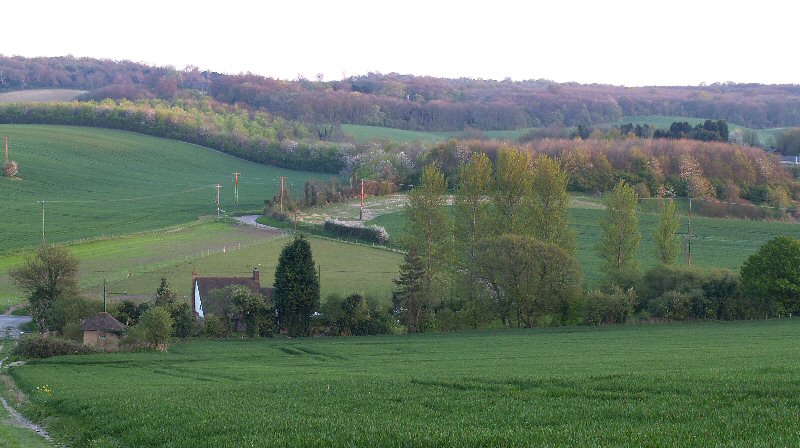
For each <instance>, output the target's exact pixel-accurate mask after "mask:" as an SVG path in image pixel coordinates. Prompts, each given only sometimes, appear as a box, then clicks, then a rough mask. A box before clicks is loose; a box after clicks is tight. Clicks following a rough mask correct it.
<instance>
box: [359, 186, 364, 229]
mask: <svg viewBox="0 0 800 448" xmlns="http://www.w3.org/2000/svg"><path fill="white" fill-rule="evenodd" d="M358 220H359V221H363V220H364V179H361V209H360V210H359V211H358Z"/></svg>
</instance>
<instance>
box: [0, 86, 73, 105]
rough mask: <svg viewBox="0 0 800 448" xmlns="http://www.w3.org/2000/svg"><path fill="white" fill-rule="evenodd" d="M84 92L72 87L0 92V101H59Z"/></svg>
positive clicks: (69, 99)
mask: <svg viewBox="0 0 800 448" xmlns="http://www.w3.org/2000/svg"><path fill="white" fill-rule="evenodd" d="M84 93H86V91H85V90H73V89H31V90H16V91H13V92H3V93H0V103H61V102H65V101H73V100H74V99H76V98H78V97H79V96H81V95H83V94H84Z"/></svg>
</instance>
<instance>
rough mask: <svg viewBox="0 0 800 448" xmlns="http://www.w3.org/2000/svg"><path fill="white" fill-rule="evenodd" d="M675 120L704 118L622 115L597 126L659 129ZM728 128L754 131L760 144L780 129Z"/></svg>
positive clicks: (730, 125) (691, 121)
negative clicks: (643, 125)
mask: <svg viewBox="0 0 800 448" xmlns="http://www.w3.org/2000/svg"><path fill="white" fill-rule="evenodd" d="M676 121H685V122H688V123H689V124H690V125H692V126H695V125H698V124H702V123H703V122H704V121H706V119H705V118H691V117H677V116H668V115H636V116H630V117H622V118H621V119H619V120H616V121H612V122H610V123H605V124H601V125H598V127H611V126H619V125H622V124H626V123H633V124H649V125H650V126H651V127H656V128H659V129H669V127H670V126H671V125H672V123H674V122H676ZM728 128H729V129H730V130H731V131H733V130H734V129H739V130H741V131H754V132H755V133H756V134H758V138H759V140H760V141H761V144H762V145H769V144H770V142H774V141H775V139H776V138H777V136H778V133H779V132H780V131H781V128H775V129H751V128H746V127H744V126H739V125H737V124H733V123H728Z"/></svg>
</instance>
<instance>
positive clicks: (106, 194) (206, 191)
mask: <svg viewBox="0 0 800 448" xmlns="http://www.w3.org/2000/svg"><path fill="white" fill-rule="evenodd" d="M0 136H10V137H11V158H12V159H14V160H16V161H17V162H18V163H19V167H20V168H19V174H18V177H19V179H9V178H6V177H0V197H2V198H3V200H2V201H0V217H1V218H0V223H2V227H3V231H2V232H0V252H8V251H10V250H15V249H20V248H24V247H31V246H34V245H36V244H38V243H40V242H41V241H42V206H41V204H38V203H37V201H47V202H46V203H45V206H44V209H45V210H44V213H45V236H46V238H47V241H48V242H51V243H52V242H64V241H74V240H79V239H88V238H97V237H102V236H108V235H124V234H129V233H131V232H140V231H146V230H152V229H159V228H166V227H170V226H174V225H176V224H181V223H186V222H190V221H193V220H196V219H197V217H198V216H200V215H215V214H216V205H215V200H216V190H215V188H214V187H213V186H214V185H216V184H221V185H222V191H221V196H222V208H223V209H224V210H226V211H228V212H235V211H237V210H260V209H261V208H262V207H263V204H264V202H263V201H264V199H266V198H269V197H272V195H273V194H274V193H275V192H277V191H279V189H280V180H279V177H280V176H287V182H288V183H289V185H290V186H294V189H295V190H298V189H302V185H303V184H304V183H305V181H306V180H308V179H311V178H316V179H328V178H330V177H332V175H325V174H319V173H307V172H300V171H291V170H286V169H278V168H275V167H270V166H266V165H260V164H257V163H252V162H247V161H245V160H242V159H238V158H236V157H232V156H229V155H226V154H222V153H219V152H216V151H212V150H210V149H207V148H202V147H199V146H195V145H190V144H186V143H181V142H177V141H174V140H166V139H161V138H156V137H149V136H145V135H141V134H135V133H130V132H124V131H115V130H109V129H97V128H81V127H69V126H44V125H0ZM235 171H239V172H241V177H240V180H239V205H238V206H237V205H235V204H234V181H233V177H234V176H233V174H232V173H233V172H235Z"/></svg>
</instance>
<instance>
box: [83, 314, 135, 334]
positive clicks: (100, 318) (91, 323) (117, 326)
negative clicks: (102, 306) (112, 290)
mask: <svg viewBox="0 0 800 448" xmlns="http://www.w3.org/2000/svg"><path fill="white" fill-rule="evenodd" d="M125 328H126V327H125V324H123V323H122V322H120V321H118V320H117V319H114V316H112V315H110V314H108V313H106V312H102V313H100V314H98V315H97V316H94V317H90V318H88V319H85V320H84V321H82V322H81V330H83V331H121V330H124V329H125Z"/></svg>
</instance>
